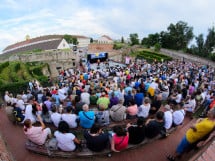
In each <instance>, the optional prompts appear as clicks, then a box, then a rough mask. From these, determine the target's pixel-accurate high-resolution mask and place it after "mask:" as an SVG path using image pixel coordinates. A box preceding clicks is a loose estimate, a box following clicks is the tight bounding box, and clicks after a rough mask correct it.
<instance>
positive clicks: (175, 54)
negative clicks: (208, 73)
mask: <svg viewBox="0 0 215 161" xmlns="http://www.w3.org/2000/svg"><path fill="white" fill-rule="evenodd" d="M160 51H161V53H163V54H166V55H169V56H171V57H173V58H177V59H181V60H182V59H183V58H184V59H186V60H191V61H194V62H199V63H202V64H207V65H211V66H213V67H215V62H214V61H211V60H208V59H205V58H203V57H199V56H197V55H191V54H187V53H183V52H180V51H174V50H169V49H161V50H160Z"/></svg>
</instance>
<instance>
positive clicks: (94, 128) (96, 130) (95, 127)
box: [90, 124, 101, 134]
mask: <svg viewBox="0 0 215 161" xmlns="http://www.w3.org/2000/svg"><path fill="white" fill-rule="evenodd" d="M100 129H101V128H100V126H99V125H97V124H94V125H93V126H92V127H91V129H90V133H91V134H96V133H98V131H99V130H100Z"/></svg>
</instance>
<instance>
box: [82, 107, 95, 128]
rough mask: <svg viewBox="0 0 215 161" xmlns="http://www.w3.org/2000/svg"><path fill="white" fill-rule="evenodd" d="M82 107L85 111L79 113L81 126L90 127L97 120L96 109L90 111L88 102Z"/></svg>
mask: <svg viewBox="0 0 215 161" xmlns="http://www.w3.org/2000/svg"><path fill="white" fill-rule="evenodd" d="M82 109H83V111H80V112H79V113H78V116H79V120H80V126H81V127H82V128H85V129H89V128H91V127H92V126H93V124H94V122H95V113H94V111H89V106H88V105H87V104H84V105H83V107H82Z"/></svg>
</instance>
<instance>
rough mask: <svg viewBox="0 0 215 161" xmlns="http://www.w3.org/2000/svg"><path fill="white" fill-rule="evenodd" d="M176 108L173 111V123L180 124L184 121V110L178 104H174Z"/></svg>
mask: <svg viewBox="0 0 215 161" xmlns="http://www.w3.org/2000/svg"><path fill="white" fill-rule="evenodd" d="M176 108H177V110H176V111H174V112H173V114H172V117H173V125H174V126H178V125H181V124H182V123H183V121H184V117H185V111H184V109H183V108H181V106H180V105H176Z"/></svg>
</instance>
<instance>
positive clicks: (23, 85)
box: [0, 81, 28, 96]
mask: <svg viewBox="0 0 215 161" xmlns="http://www.w3.org/2000/svg"><path fill="white" fill-rule="evenodd" d="M27 88H28V82H27V81H23V82H16V83H7V84H1V85H0V93H1V96H3V95H4V92H5V91H9V92H10V93H13V94H14V95H17V94H18V93H21V92H22V91H23V90H25V91H26V90H27Z"/></svg>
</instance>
